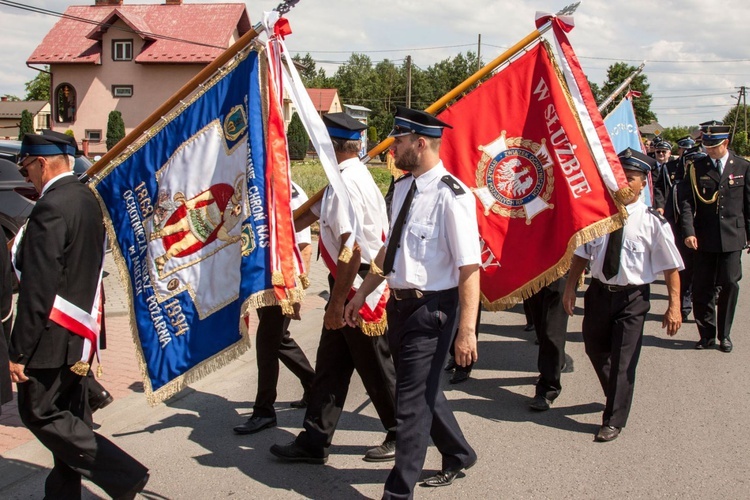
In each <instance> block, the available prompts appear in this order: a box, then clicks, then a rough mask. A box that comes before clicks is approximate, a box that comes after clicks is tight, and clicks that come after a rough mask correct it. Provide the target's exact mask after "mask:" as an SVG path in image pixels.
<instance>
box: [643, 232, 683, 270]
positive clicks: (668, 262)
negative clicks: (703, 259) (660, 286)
mask: <svg viewBox="0 0 750 500" xmlns="http://www.w3.org/2000/svg"><path fill="white" fill-rule="evenodd" d="M651 241H652V246H651V255H650V259H651V271H652V272H653V273H654V274H657V273H661V272H663V271H665V270H669V269H677V270H678V271H682V270H683V269H685V264H684V263H683V262H682V257H681V256H680V252H679V250H677V245H675V242H674V235H673V234H672V229H671V228H670V227H669V225H668V224H662V223H661V222H657V223H656V224H655V225H654V234H653V235H652V238H651Z"/></svg>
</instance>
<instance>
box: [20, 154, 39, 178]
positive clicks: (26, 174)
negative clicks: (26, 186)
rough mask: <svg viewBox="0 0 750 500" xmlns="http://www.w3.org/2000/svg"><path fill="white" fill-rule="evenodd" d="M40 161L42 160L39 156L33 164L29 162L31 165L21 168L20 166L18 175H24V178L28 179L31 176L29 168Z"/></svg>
mask: <svg viewBox="0 0 750 500" xmlns="http://www.w3.org/2000/svg"><path fill="white" fill-rule="evenodd" d="M39 160H40V157H39V156H37V157H36V158H34V161H32V162H29V163H27V164H26V165H21V166H19V167H18V173H19V174H21V175H22V176H24V177H28V176H29V171H28V168H29V167H30V166H32V165H33V164H34V163H35V162H38V161H39Z"/></svg>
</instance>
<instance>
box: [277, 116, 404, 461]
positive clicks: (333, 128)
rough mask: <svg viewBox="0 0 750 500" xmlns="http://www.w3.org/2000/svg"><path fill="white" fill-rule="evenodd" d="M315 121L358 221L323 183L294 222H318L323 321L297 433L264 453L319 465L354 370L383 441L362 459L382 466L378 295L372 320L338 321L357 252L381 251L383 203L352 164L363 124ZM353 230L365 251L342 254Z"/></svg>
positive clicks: (384, 411)
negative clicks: (326, 288)
mask: <svg viewBox="0 0 750 500" xmlns="http://www.w3.org/2000/svg"><path fill="white" fill-rule="evenodd" d="M323 122H324V123H325V125H326V128H327V130H328V133H329V135H330V136H331V139H332V141H333V147H334V151H335V153H336V160H337V161H338V163H339V168H340V170H341V176H342V177H343V179H344V181H345V185H346V188H347V193H348V196H349V198H350V199H351V201H352V206H353V208H354V210H355V212H356V215H357V219H358V220H357V221H356V222H357V224H354V222H355V221H351V220H349V217H348V215H347V212H345V211H344V210H343V206H342V204H341V201H340V199H339V197H340V195H339V194H338V193H336V192H335V191H334V190H333V189H332V188H331V187H330V186H329V187H328V188H327V190H326V192H325V194H324V195H323V199H322V200H321V201H320V202H318V203H317V204H315V205H313V206H312V207H311V209H310V210H309V211H307V212H305V213H304V214H302V215H301V216H300V217H298V219H297V220H296V221H295V227H296V229H297V230H300V229H301V228H303V227H307V226H309V225H310V224H311V223H313V222H314V221H316V220H318V219H320V252H321V256H322V257H323V260H324V262H325V263H326V266H327V267H328V270H329V271H330V274H329V276H328V282H329V284H330V287H331V294H330V298H329V299H328V304H327V305H326V312H325V316H324V319H323V320H324V325H323V332H322V334H321V337H320V343H319V345H318V352H317V359H316V362H315V378H314V379H313V384H312V391H311V393H310V395H309V401H308V407H307V412H306V414H305V420H304V424H303V426H304V430H303V431H302V432H301V433H300V434H299V435H298V436H297V439H295V440H294V441H292V442H291V443H289V444H287V445H283V446H282V445H278V444H276V445H273V446H272V447H271V453H272V454H274V455H275V456H276V457H278V458H280V459H281V460H283V461H287V462H307V463H315V464H322V463H325V462H326V461H327V460H328V448H329V447H330V445H331V441H332V439H333V434H334V432H335V431H336V424H337V423H338V420H339V417H340V416H341V411H342V410H343V407H344V402H345V401H346V395H347V392H348V389H349V381H350V379H351V376H352V373H353V372H354V370H355V369H356V370H357V373H359V376H360V377H361V379H362V383H363V384H364V386H365V389H366V390H367V394H368V395H369V396H370V399H371V400H372V403H373V406H375V410H376V411H377V413H378V416H379V417H380V421H381V422H382V423H383V427H385V429H386V431H387V435H386V438H385V441H384V442H383V444H382V445H381V446H378V447H376V448H373V449H371V450H368V451H367V453H366V455H365V460H367V461H373V462H382V461H389V460H393V459H394V457H395V447H396V441H395V439H396V436H395V433H396V416H395V394H394V391H395V369H394V367H393V361H392V360H391V353H390V351H389V349H388V341H387V340H386V338H385V336H384V333H385V328H384V326H385V321H384V319H385V318H384V317H383V313H384V307H382V304H381V303H384V302H385V300H386V299H385V297H384V296H381V297H378V298H377V299H378V300H376V301H375V302H376V303H377V304H378V305H376V306H375V307H374V312H375V313H377V317H372V318H371V319H372V322H371V323H367V324H362V323H360V324H354V325H349V326H347V324H346V323H345V322H344V307H345V306H346V303H347V301H348V299H349V297H350V296H351V295H353V293H354V291H353V288H352V286H353V285H355V284H356V283H358V282H361V279H362V278H363V277H364V276H366V275H367V273H368V272H369V270H370V263H369V259H368V260H364V259H363V258H362V255H363V254H365V252H368V253H367V254H368V255H376V254H377V253H378V251H379V250H380V249H381V248H382V247H383V238H384V236H385V234H386V233H387V231H388V218H387V214H386V210H385V201H384V200H383V195H382V194H381V193H380V190H379V189H378V187H377V185H376V184H375V181H373V179H372V176H371V175H370V172H369V171H368V170H367V167H366V166H365V165H364V164H363V163H362V162H360V161H359V159H358V152H359V150H360V147H361V141H360V134H361V131H362V130H364V129H365V128H366V126H365V125H364V124H362V123H360V122H358V121H357V120H355V119H354V118H352V117H351V116H349V115H347V114H345V113H329V114H327V115H324V116H323ZM357 227H358V228H360V230H361V232H362V234H361V235H358V237H357V244H358V245H359V246H360V247H364V246H366V247H367V248H366V249H360V248H357V247H356V246H355V249H354V251H353V252H351V254H350V255H346V253H347V252H346V251H344V250H345V249H346V248H347V247H346V242H347V240H348V239H349V236H350V235H351V233H352V231H354V230H355V228H357ZM371 291H372V290H371ZM368 295H369V294H368ZM368 300H369V298H368ZM360 305H362V304H360Z"/></svg>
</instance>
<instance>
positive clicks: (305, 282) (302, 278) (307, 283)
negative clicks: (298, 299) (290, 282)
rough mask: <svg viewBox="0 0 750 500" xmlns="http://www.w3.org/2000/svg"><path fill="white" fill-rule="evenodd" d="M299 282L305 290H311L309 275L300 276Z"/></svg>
mask: <svg viewBox="0 0 750 500" xmlns="http://www.w3.org/2000/svg"><path fill="white" fill-rule="evenodd" d="M299 282H300V284H301V285H302V289H303V290H307V289H308V288H310V278H308V277H307V274H300V275H299Z"/></svg>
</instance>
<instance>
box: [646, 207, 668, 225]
mask: <svg viewBox="0 0 750 500" xmlns="http://www.w3.org/2000/svg"><path fill="white" fill-rule="evenodd" d="M648 211H649V212H651V215H653V216H654V217H656V218H657V219H659V222H661V223H662V224H669V221H668V220H667V218H666V217H664V216H663V215H662V214H661V213H659V211H658V210H657V209H655V208H654V207H648Z"/></svg>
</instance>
